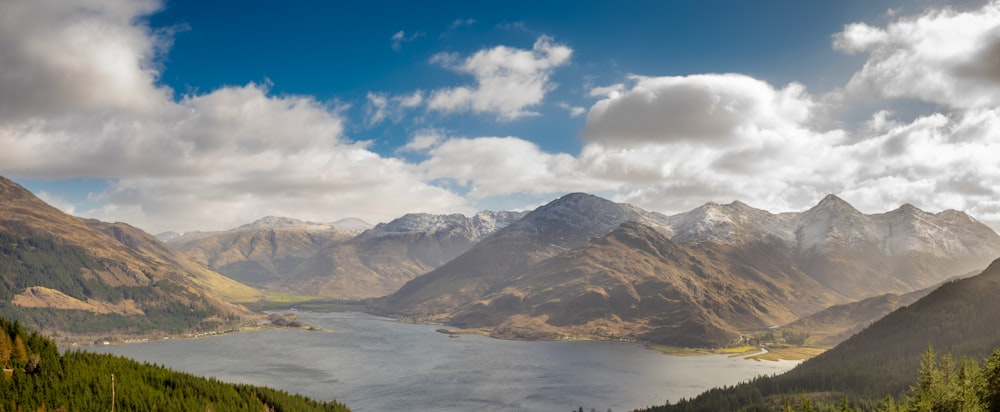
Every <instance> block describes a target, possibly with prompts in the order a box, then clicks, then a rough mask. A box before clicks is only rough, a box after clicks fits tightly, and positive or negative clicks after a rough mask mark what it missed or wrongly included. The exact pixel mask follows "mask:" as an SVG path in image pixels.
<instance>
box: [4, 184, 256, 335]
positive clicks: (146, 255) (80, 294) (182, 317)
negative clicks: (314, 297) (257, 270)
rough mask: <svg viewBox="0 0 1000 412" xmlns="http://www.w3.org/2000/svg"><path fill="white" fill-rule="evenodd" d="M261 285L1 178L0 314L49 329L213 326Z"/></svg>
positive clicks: (238, 311)
mask: <svg viewBox="0 0 1000 412" xmlns="http://www.w3.org/2000/svg"><path fill="white" fill-rule="evenodd" d="M259 296H260V293H259V292H258V291H257V290H255V289H253V288H250V287H248V286H246V285H243V284H241V283H239V282H236V281H233V280H232V279H229V278H227V277H225V276H222V275H220V274H218V273H216V272H214V271H212V270H210V269H207V268H205V267H203V266H201V265H199V264H197V263H195V262H192V261H191V260H189V259H187V258H186V257H184V256H183V255H181V254H179V253H177V252H176V251H174V250H172V249H170V248H169V247H167V246H166V245H164V244H162V243H161V242H159V241H158V240H157V239H156V238H154V237H152V236H150V235H148V234H146V233H144V232H142V231H141V230H139V229H136V228H133V227H131V226H128V225H126V224H123V223H114V224H111V223H104V222H98V221H94V220H84V219H80V218H77V217H73V216H69V215H66V214H64V213H62V212H60V211H59V210H57V209H55V208H53V207H51V206H49V205H47V204H45V203H44V202H42V201H41V200H39V199H38V198H36V197H35V196H34V195H32V194H31V193H30V192H28V191H27V190H25V189H24V188H22V187H20V186H19V185H17V184H15V183H13V182H11V181H10V180H7V179H5V178H2V177H0V315H2V316H5V317H9V318H13V319H17V320H19V321H21V322H24V323H25V324H26V325H29V326H32V327H35V328H39V329H41V330H43V331H44V332H46V333H53V332H59V333H60V334H64V335H79V336H83V337H86V336H104V335H106V334H146V333H150V332H154V331H160V332H177V331H182V330H190V329H215V328H219V327H223V326H225V325H232V324H235V323H238V322H239V319H240V318H241V317H244V316H246V315H248V313H249V312H248V311H247V310H246V309H245V308H244V307H242V306H240V305H238V304H233V303H230V302H249V301H255V300H257V299H259Z"/></svg>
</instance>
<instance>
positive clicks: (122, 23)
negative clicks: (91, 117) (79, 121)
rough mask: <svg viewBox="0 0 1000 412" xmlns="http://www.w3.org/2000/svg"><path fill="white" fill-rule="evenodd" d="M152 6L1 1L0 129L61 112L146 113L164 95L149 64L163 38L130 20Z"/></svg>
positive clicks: (118, 0)
mask: <svg viewBox="0 0 1000 412" xmlns="http://www.w3.org/2000/svg"><path fill="white" fill-rule="evenodd" d="M158 8H159V2H156V1H127V0H112V1H96V0H90V1H81V2H74V3H73V4H71V5H67V4H65V2H61V1H58V0H39V1H30V2H16V1H4V2H0V123H2V122H5V121H23V120H25V119H26V118H41V117H45V116H49V115H60V114H64V113H67V112H73V113H86V114H100V113H103V112H105V111H109V110H111V111H119V112H128V113H148V112H150V111H154V110H156V109H157V103H158V102H159V101H161V100H162V99H163V98H164V96H165V95H166V94H168V93H169V91H168V90H165V89H160V88H157V87H156V86H155V85H154V81H155V80H156V78H157V77H158V72H157V71H156V70H155V65H156V62H155V61H154V60H155V58H156V56H157V55H158V53H159V51H160V50H162V49H163V48H164V47H166V46H168V45H169V39H167V38H164V37H162V36H160V35H159V34H158V33H155V32H153V31H151V30H150V29H149V28H148V27H146V26H143V25H141V24H131V21H130V19H132V18H133V17H134V16H137V15H146V14H149V13H152V12H153V11H155V10H157V9H158Z"/></svg>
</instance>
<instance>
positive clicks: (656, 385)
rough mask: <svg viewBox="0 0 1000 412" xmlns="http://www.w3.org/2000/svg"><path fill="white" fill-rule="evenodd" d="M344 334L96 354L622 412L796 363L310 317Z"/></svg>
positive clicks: (373, 397) (338, 395) (378, 403)
mask: <svg viewBox="0 0 1000 412" xmlns="http://www.w3.org/2000/svg"><path fill="white" fill-rule="evenodd" d="M298 314H299V318H300V319H302V320H303V321H305V322H307V323H309V324H312V325H316V326H319V327H322V328H325V329H331V330H333V332H309V331H299V330H270V331H262V332H247V333H235V334H229V335H222V336H217V337H211V338H204V339H197V340H173V341H160V342H153V343H143V344H135V345H124V346H112V347H98V348H92V349H90V350H93V351H96V352H109V353H115V354H119V355H123V356H127V357H130V358H133V359H136V360H139V361H145V362H150V363H156V364H162V365H165V366H167V367H170V368H172V369H176V370H180V371H185V372H191V373H194V374H197V375H203V376H214V377H216V378H219V379H221V380H224V381H228V382H244V383H251V384H256V385H266V386H270V387H274V388H278V389H283V390H286V391H290V392H297V393H301V394H303V395H306V396H309V397H312V398H317V399H324V400H329V399H337V400H338V401H341V402H344V403H346V404H347V405H348V406H350V407H351V408H352V409H353V410H355V411H358V412H365V411H392V410H434V411H470V410H477V411H525V410H527V411H568V410H571V409H575V408H577V407H580V406H583V407H584V409H585V410H590V408H595V409H597V410H599V411H607V410H608V408H612V409H613V410H614V411H616V412H622V411H628V410H631V409H633V408H637V407H642V406H649V405H656V404H662V403H663V402H664V401H666V400H668V399H669V400H670V401H672V402H673V401H676V400H677V399H679V398H681V397H691V396H694V395H697V394H698V393H700V392H702V391H704V390H705V389H708V388H710V387H714V386H719V385H731V384H735V383H737V382H740V381H744V380H747V379H750V378H752V377H753V376H756V375H759V374H772V373H780V372H783V371H785V370H788V369H791V367H792V366H794V365H795V364H796V362H789V361H780V362H770V361H763V362H757V361H749V360H743V359H738V358H729V357H727V356H724V355H712V356H695V357H675V356H667V355H663V354H660V353H659V352H655V351H652V350H647V349H644V348H642V347H641V346H640V345H637V344H626V343H606V342H519V341H503V340H496V339H490V338H487V337H482V336H474V335H463V336H462V337H460V338H449V337H448V335H445V334H442V333H437V332H435V329H436V327H435V326H429V325H413V324H405V323H396V322H392V321H388V320H386V319H384V318H377V317H373V316H370V315H365V314H357V313H311V312H299V313H298Z"/></svg>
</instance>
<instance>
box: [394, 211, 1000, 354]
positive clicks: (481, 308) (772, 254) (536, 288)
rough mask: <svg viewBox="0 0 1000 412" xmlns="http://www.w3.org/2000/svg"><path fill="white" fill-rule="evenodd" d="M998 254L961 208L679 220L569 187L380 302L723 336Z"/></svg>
mask: <svg viewBox="0 0 1000 412" xmlns="http://www.w3.org/2000/svg"><path fill="white" fill-rule="evenodd" d="M626 222H635V223H638V224H639V225H640V226H642V227H641V228H640V227H636V226H634V225H631V224H630V225H627V226H623V224H625V223H626ZM609 234H612V235H611V237H607V236H609ZM998 255H1000V236H998V235H997V234H996V233H994V232H993V231H992V230H990V229H989V228H988V227H986V226H985V225H983V224H982V223H979V222H977V221H975V220H974V219H972V218H970V217H968V216H967V215H965V214H964V213H961V212H956V211H946V212H941V213H939V214H929V213H926V212H922V211H920V210H918V209H916V208H914V207H912V206H904V207H901V208H900V209H898V210H895V211H892V212H888V213H884V214H876V215H866V214H863V213H861V212H859V211H857V210H856V209H854V208H853V207H852V206H850V205H849V204H847V202H844V201H843V200H841V199H839V198H837V197H836V196H832V195H831V196H828V197H826V198H825V199H823V200H822V201H821V202H820V203H819V204H818V205H817V206H815V207H813V208H811V209H809V210H807V211H805V212H800V213H781V214H772V213H770V212H767V211H763V210H759V209H755V208H752V207H750V206H747V205H745V204H743V203H740V202H733V203H730V204H728V205H720V204H715V203H708V204H706V205H703V206H701V207H699V208H697V209H695V210H692V211H690V212H687V213H682V214H679V215H675V216H670V217H667V216H663V215H660V214H657V213H651V212H646V211H643V210H642V209H639V208H636V207H634V206H631V205H626V204H619V203H614V202H611V201H608V200H605V199H601V198H598V197H596V196H592V195H586V194H571V195H567V196H564V197H563V198H560V199H557V200H555V201H553V202H551V203H549V204H547V205H545V206H542V207H540V208H538V209H536V210H534V211H532V212H531V213H529V214H528V215H526V216H525V217H524V218H523V219H521V220H519V221H517V222H514V223H512V224H511V225H510V226H508V227H507V228H505V229H502V230H500V231H498V232H497V233H495V234H494V235H492V236H489V237H487V238H485V239H484V240H482V241H481V242H480V243H478V244H476V245H475V246H473V247H472V248H471V249H470V250H469V251H467V252H465V253H464V254H462V255H460V256H457V257H456V258H455V259H454V260H452V261H450V262H448V263H446V264H445V265H443V266H441V267H440V268H437V269H435V270H433V271H431V272H429V273H427V274H425V275H422V276H420V277H417V278H415V279H413V280H412V281H410V282H408V283H407V284H406V285H404V286H403V287H402V288H400V289H399V291H397V292H396V293H394V294H392V295H390V296H387V297H385V298H382V299H379V300H377V301H376V306H377V307H378V308H379V310H381V311H383V312H385V313H389V314H394V315H398V316H404V317H412V318H416V319H421V320H426V321H434V322H448V323H451V324H454V325H456V326H461V327H468V328H485V329H487V330H490V331H491V333H493V334H494V335H498V336H505V337H521V338H535V337H542V338H546V337H558V336H564V335H570V336H581V337H596V338H607V337H610V336H612V335H614V336H616V337H623V336H624V337H632V338H642V339H649V340H654V341H658V342H664V343H672V344H682V345H688V344H694V343H700V344H706V345H718V344H721V343H725V341H726V340H727V339H730V340H731V339H734V338H736V337H738V336H739V334H740V332H741V331H752V330H758V329H762V328H767V327H771V326H778V325H782V324H785V323H788V322H792V321H794V320H796V319H798V318H799V317H801V316H805V315H808V314H811V313H814V312H817V311H819V310H821V309H824V308H826V307H828V306H830V305H833V304H840V303H847V302H851V301H855V300H858V299H863V298H867V297H870V296H874V295H878V294H882V293H908V292H911V291H913V290H916V289H919V288H921V287H928V286H931V285H933V284H935V283H937V282H941V281H942V280H944V279H947V278H949V277H951V276H955V275H960V274H963V273H965V272H967V271H968V270H967V269H968V268H970V267H976V266H977V265H979V266H978V267H980V268H981V267H985V266H986V265H987V264H988V263H989V261H990V259H992V258H995V257H996V256H998ZM913 262H919V263H920V264H915V263H913ZM657 302H658V303H657ZM648 307H657V308H658V310H651V309H644V308H648ZM664 311H667V312H670V313H665V312H664ZM684 322H687V325H685V324H684ZM682 331H688V332H687V333H682Z"/></svg>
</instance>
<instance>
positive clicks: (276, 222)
mask: <svg viewBox="0 0 1000 412" xmlns="http://www.w3.org/2000/svg"><path fill="white" fill-rule="evenodd" d="M367 227H369V226H368V225H367V223H364V222H363V221H361V220H358V219H349V220H341V221H338V222H334V223H331V224H323V223H312V222H304V221H301V220H297V219H292V218H287V217H275V216H268V217H264V218H261V219H259V220H257V221H255V222H253V223H249V224H246V225H243V226H240V227H238V228H236V229H232V230H227V231H221V232H191V233H185V234H184V235H181V236H175V237H173V238H170V239H168V240H167V243H168V244H169V245H170V246H171V247H173V248H175V249H177V250H180V251H181V252H183V253H184V254H185V255H187V256H188V257H189V258H191V259H192V260H194V261H196V262H199V263H201V264H203V265H206V266H209V267H211V268H213V269H215V270H217V271H219V272H220V273H223V274H225V275H227V276H229V277H231V278H233V279H237V280H239V281H242V282H247V283H250V284H253V285H258V286H261V287H269V286H274V285H278V284H280V283H281V282H282V280H283V278H284V276H285V275H286V274H287V273H290V272H294V271H295V270H296V268H297V267H298V265H300V264H301V263H302V262H304V261H306V260H307V259H309V258H311V257H313V256H314V255H315V254H316V253H319V251H320V250H322V249H323V248H324V247H325V246H327V245H330V244H333V243H337V242H342V241H344V240H347V239H350V238H351V237H353V236H355V235H357V234H358V233H359V232H361V231H362V230H364V229H366V228H367Z"/></svg>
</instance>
